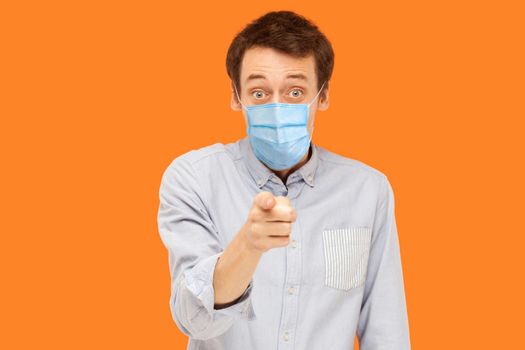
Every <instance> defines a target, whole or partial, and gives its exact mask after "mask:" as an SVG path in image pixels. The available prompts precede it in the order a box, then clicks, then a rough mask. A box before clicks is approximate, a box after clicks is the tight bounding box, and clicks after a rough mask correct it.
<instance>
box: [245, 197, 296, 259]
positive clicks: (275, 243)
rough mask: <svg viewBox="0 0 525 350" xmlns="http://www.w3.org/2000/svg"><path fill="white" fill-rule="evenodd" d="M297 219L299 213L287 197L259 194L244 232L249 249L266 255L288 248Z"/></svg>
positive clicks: (254, 201)
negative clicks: (268, 252)
mask: <svg viewBox="0 0 525 350" xmlns="http://www.w3.org/2000/svg"><path fill="white" fill-rule="evenodd" d="M296 218H297V212H296V211H295V209H294V208H293V207H292V206H291V203H290V200H289V199H288V198H287V197H283V196H274V195H273V194H272V193H271V192H268V191H262V192H260V193H258V194H257V195H256V196H255V198H254V200H253V204H252V208H251V210H250V213H249V215H248V219H247V220H246V223H245V225H244V230H243V234H244V235H245V238H246V242H247V244H248V247H249V248H250V249H254V250H256V251H257V252H262V253H264V252H266V251H268V250H269V249H272V248H278V247H284V246H287V245H288V243H289V241H290V233H291V232H292V223H293V222H294V221H295V220H296Z"/></svg>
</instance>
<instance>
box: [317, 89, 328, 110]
mask: <svg viewBox="0 0 525 350" xmlns="http://www.w3.org/2000/svg"><path fill="white" fill-rule="evenodd" d="M329 92H330V91H329V88H326V89H324V91H323V92H321V94H320V95H319V102H318V103H317V109H318V110H320V111H326V110H327V109H328V107H329V106H330V94H329Z"/></svg>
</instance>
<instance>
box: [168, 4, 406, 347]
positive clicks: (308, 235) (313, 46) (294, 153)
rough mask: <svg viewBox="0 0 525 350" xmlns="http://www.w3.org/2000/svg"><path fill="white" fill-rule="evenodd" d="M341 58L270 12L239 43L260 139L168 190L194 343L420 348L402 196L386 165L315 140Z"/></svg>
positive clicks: (235, 46)
mask: <svg viewBox="0 0 525 350" xmlns="http://www.w3.org/2000/svg"><path fill="white" fill-rule="evenodd" d="M333 62H334V53H333V50H332V46H331V44H330V42H329V41H328V40H327V38H326V37H325V36H324V35H323V34H322V33H321V32H320V31H319V30H318V28H317V27H316V26H315V25H314V24H313V23H311V22H310V21H308V20H307V19H305V18H304V17H302V16H299V15H297V14H295V13H293V12H289V11H279V12H270V13H267V14H266V15H264V16H262V17H261V18H259V19H257V20H255V21H254V22H252V23H250V24H249V25H248V26H246V27H245V28H244V30H242V31H241V32H240V33H239V34H238V35H237V36H236V37H235V38H234V40H233V41H232V43H231V45H230V48H229V50H228V54H227V59H226V64H227V70H228V74H229V76H230V78H231V79H232V99H231V106H232V108H233V109H234V110H235V111H241V110H242V112H243V114H244V116H245V121H246V124H247V136H246V137H244V138H242V139H240V140H238V141H237V142H234V143H229V144H222V143H216V144H213V145H210V146H207V147H203V148H200V149H197V150H192V151H189V152H187V153H185V154H183V155H181V156H179V157H177V158H176V159H175V160H173V162H172V163H171V164H170V165H169V166H168V168H167V169H166V171H165V172H164V174H163V177H162V183H161V186H160V207H159V213H158V225H159V232H160V235H161V238H162V241H163V243H164V245H165V246H166V247H167V249H168V253H169V266H170V274H171V297H170V309H171V312H172V316H173V319H174V321H175V323H176V324H177V326H178V327H179V328H180V330H181V331H182V332H183V333H184V334H186V335H187V336H189V343H188V349H214V350H217V349H228V350H246V349H255V350H258V349H260V350H268V349H313V350H317V349H319V350H326V349H330V350H343V349H345V350H347V349H351V348H353V342H354V336H355V335H357V337H358V339H359V344H360V348H361V350H379V349H381V350H386V349H391V350H406V349H410V340H409V328H408V317H407V310H406V302H405V293H404V284H403V275H402V267H401V259H400V250H399V241H398V235H397V230H396V222H395V215H394V196H393V191H392V187H391V185H390V183H389V181H388V179H387V177H386V176H385V175H384V174H383V173H381V172H380V171H378V170H376V169H374V168H372V167H370V166H368V165H366V164H364V163H362V162H360V161H357V160H353V159H350V158H347V157H343V156H340V155H337V154H335V153H332V152H330V151H328V150H326V149H324V148H322V147H320V146H318V145H316V144H314V143H313V142H312V140H311V136H312V134H313V129H314V116H315V112H316V111H317V110H326V109H327V108H328V105H329V96H328V81H329V79H330V77H331V74H332V70H333Z"/></svg>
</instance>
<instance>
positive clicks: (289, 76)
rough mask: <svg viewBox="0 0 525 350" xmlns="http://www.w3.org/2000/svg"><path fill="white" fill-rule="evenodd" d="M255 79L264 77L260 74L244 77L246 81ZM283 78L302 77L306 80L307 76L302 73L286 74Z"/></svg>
mask: <svg viewBox="0 0 525 350" xmlns="http://www.w3.org/2000/svg"><path fill="white" fill-rule="evenodd" d="M256 79H263V80H266V77H265V76H264V75H262V74H250V75H249V76H248V78H246V82H248V81H250V80H256ZM285 79H302V80H304V81H308V78H307V77H306V75H304V74H303V73H293V74H288V75H287V76H286V78H285Z"/></svg>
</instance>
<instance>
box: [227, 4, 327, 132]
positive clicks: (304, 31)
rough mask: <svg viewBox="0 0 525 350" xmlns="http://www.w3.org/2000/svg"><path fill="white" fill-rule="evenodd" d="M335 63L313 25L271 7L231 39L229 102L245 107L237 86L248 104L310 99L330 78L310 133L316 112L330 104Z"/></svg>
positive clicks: (301, 17)
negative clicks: (329, 87) (329, 97)
mask: <svg viewBox="0 0 525 350" xmlns="http://www.w3.org/2000/svg"><path fill="white" fill-rule="evenodd" d="M333 67H334V51H333V49H332V45H331V44H330V42H329V41H328V39H327V38H326V37H325V35H324V34H323V33H321V32H320V31H319V29H318V28H317V26H316V25H315V24H313V23H312V22H311V21H309V20H308V19H306V18H304V17H303V16H300V15H298V14H296V13H294V12H291V11H275V12H269V13H267V14H265V15H264V16H262V17H260V18H258V19H256V20H255V21H253V22H252V23H250V24H248V25H247V26H246V27H245V28H244V29H243V30H242V31H241V32H240V33H238V34H237V36H236V37H235V38H234V39H233V41H232V43H231V44H230V47H229V49H228V53H227V57H226V68H227V71H228V75H229V76H230V78H231V80H232V97H231V106H232V108H233V109H234V110H236V111H240V110H241V104H240V103H239V101H238V99H237V96H236V93H235V87H237V91H238V93H239V97H240V98H241V100H242V103H243V104H244V105H255V104H263V103H270V102H284V103H309V102H310V101H312V100H313V98H314V97H315V96H316V94H317V93H318V92H319V89H320V88H321V86H322V85H323V83H325V82H326V83H325V84H324V86H323V90H322V91H321V93H320V94H319V97H318V99H317V100H316V101H314V103H313V104H312V106H311V109H310V110H311V112H312V113H311V115H310V118H309V122H308V130H309V131H310V132H311V129H312V127H313V120H314V116H315V111H316V110H317V109H319V110H326V109H327V108H328V104H329V99H328V86H329V80H330V77H331V75H332V71H333ZM233 84H235V86H234V85H233Z"/></svg>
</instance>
